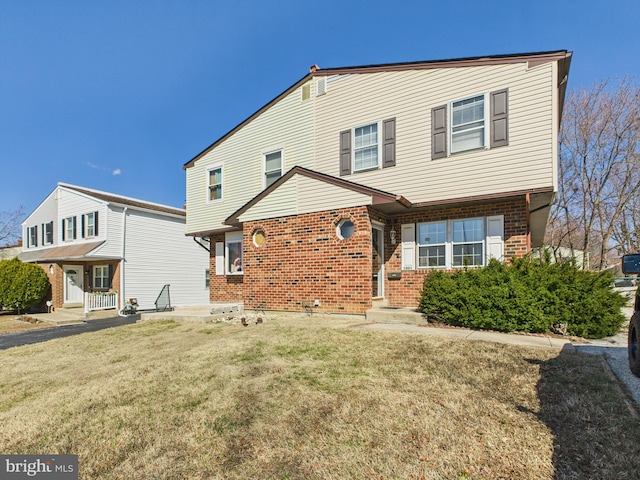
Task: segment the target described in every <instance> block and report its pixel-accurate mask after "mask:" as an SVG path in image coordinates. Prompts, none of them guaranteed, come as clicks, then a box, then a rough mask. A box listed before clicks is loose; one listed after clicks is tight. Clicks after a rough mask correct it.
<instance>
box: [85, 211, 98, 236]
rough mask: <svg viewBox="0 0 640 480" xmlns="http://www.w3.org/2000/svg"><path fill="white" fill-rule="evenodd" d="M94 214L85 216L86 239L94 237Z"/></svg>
mask: <svg viewBox="0 0 640 480" xmlns="http://www.w3.org/2000/svg"><path fill="white" fill-rule="evenodd" d="M96 216H97V215H96V212H92V213H87V214H86V215H85V227H84V228H85V236H86V237H87V238H91V237H95V236H96Z"/></svg>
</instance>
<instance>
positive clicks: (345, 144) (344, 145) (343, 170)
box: [340, 130, 351, 176]
mask: <svg viewBox="0 0 640 480" xmlns="http://www.w3.org/2000/svg"><path fill="white" fill-rule="evenodd" d="M344 175H351V130H345V131H343V132H340V176H344Z"/></svg>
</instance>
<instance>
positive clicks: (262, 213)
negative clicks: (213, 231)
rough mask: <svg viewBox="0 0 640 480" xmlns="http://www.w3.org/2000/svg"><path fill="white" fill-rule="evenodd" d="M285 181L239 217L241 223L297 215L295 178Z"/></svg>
mask: <svg viewBox="0 0 640 480" xmlns="http://www.w3.org/2000/svg"><path fill="white" fill-rule="evenodd" d="M297 176H298V175H295V176H294V177H292V178H290V179H289V180H287V181H286V182H285V183H284V184H282V185H280V186H279V187H278V188H276V189H275V190H274V191H273V192H271V193H270V194H269V195H267V196H266V197H265V198H263V199H262V200H261V201H260V202H258V203H257V204H255V205H254V206H253V207H251V208H250V209H248V210H247V211H246V212H245V213H244V214H242V215H241V216H240V221H241V222H248V221H251V220H260V219H265V218H277V217H287V216H289V215H296V214H297V213H298V205H297V199H296V195H297V191H298V190H297V188H296V184H297V178H296V177H297Z"/></svg>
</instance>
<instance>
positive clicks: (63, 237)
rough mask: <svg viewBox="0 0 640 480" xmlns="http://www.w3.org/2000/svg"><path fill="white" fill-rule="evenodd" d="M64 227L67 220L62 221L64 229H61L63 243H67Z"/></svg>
mask: <svg viewBox="0 0 640 480" xmlns="http://www.w3.org/2000/svg"><path fill="white" fill-rule="evenodd" d="M64 227H65V219H64V218H63V219H62V229H61V230H62V241H63V242H64V241H65V232H66V230H65V228H64Z"/></svg>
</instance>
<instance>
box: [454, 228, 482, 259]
mask: <svg viewBox="0 0 640 480" xmlns="http://www.w3.org/2000/svg"><path fill="white" fill-rule="evenodd" d="M484 237H485V235H484V219H483V218H473V219H468V220H454V221H453V266H454V267H471V266H480V265H484V240H485V238H484Z"/></svg>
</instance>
